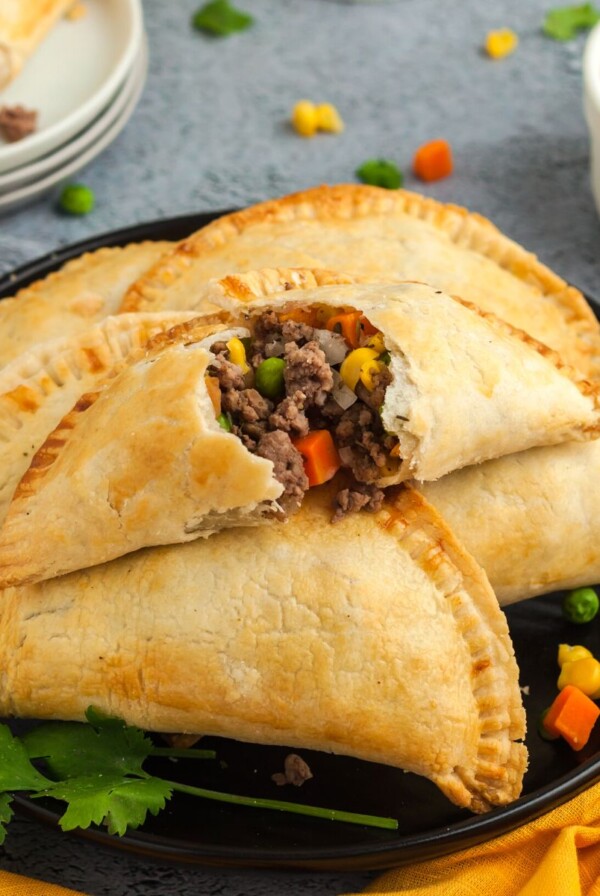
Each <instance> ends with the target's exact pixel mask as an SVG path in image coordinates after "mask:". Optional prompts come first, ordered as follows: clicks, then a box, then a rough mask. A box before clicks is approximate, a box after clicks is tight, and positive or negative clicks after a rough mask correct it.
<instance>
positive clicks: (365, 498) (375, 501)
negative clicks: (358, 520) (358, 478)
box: [332, 483, 385, 523]
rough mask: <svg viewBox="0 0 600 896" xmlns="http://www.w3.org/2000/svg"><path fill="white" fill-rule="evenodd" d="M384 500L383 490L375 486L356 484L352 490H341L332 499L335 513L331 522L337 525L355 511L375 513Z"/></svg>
mask: <svg viewBox="0 0 600 896" xmlns="http://www.w3.org/2000/svg"><path fill="white" fill-rule="evenodd" d="M384 498H385V494H384V492H383V490H382V489H380V488H377V486H375V485H367V484H365V483H357V484H356V485H355V486H354V487H353V488H343V489H342V490H341V491H339V492H338V493H337V495H336V496H335V499H334V503H333V506H334V510H335V513H334V515H333V517H332V522H333V523H337V522H338V521H339V520H341V519H343V518H344V517H345V516H346V515H347V514H348V513H354V512H355V511H357V510H368V511H369V512H370V513H376V512H377V511H378V510H381V506H382V504H383V500H384Z"/></svg>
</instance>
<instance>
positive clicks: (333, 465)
mask: <svg viewBox="0 0 600 896" xmlns="http://www.w3.org/2000/svg"><path fill="white" fill-rule="evenodd" d="M292 441H293V444H294V446H295V447H296V448H297V449H298V451H299V452H300V454H301V455H302V459H303V460H304V471H305V473H306V475H307V477H308V484H309V486H310V487H311V488H312V486H313V485H321V484H322V483H323V482H328V481H329V480H330V479H332V478H333V477H334V476H335V474H336V473H337V471H338V470H339V468H340V467H341V465H342V462H341V460H340V456H339V454H338V452H337V448H336V447H335V444H334V441H333V438H332V437H331V433H330V432H329V430H327V429H313V431H312V432H309V433H308V435H306V436H302V437H301V438H299V439H293V440H292Z"/></svg>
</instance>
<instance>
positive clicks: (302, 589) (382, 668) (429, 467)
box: [0, 186, 600, 811]
mask: <svg viewBox="0 0 600 896" xmlns="http://www.w3.org/2000/svg"><path fill="white" fill-rule="evenodd" d="M119 251H125V250H119ZM129 251H130V252H131V256H130V258H131V263H132V268H128V266H127V264H126V263H124V265H123V267H122V266H121V262H125V256H124V255H121V257H120V259H119V256H118V255H113V256H110V257H109V256H106V260H107V262H109V263H110V262H111V259H112V260H113V261H114V262H115V264H116V270H115V273H114V275H111V274H110V273H108V277H107V278H106V279H105V280H103V282H105V284H106V290H104V289H102V290H100V292H101V293H102V294H103V295H104V294H106V296H107V298H106V300H104V299H103V300H102V302H101V303H100V304H99V305H98V306H97V308H96V309H95V311H94V312H93V314H92V315H91V319H92V318H93V320H94V326H100V328H102V327H105V329H106V327H108V328H109V329H110V328H115V327H116V328H117V330H118V328H119V325H118V321H119V317H117V318H114V319H113V320H112V321H111V323H110V324H106V325H104V324H98V323H97V321H98V320H100V319H102V318H103V317H104V316H105V314H108V313H113V312H114V311H115V309H116V308H118V309H119V311H120V312H121V315H122V320H123V321H125V320H129V319H131V320H134V319H136V318H135V317H131V318H130V317H129V315H130V314H133V315H138V314H143V315H144V317H143V318H139V320H145V319H146V317H147V316H148V314H153V313H156V312H158V313H159V314H160V315H164V317H162V318H160V320H161V321H162V322H159V323H157V324H156V331H157V332H158V334H159V335H158V336H157V337H155V338H154V340H153V341H151V342H150V343H149V345H148V346H147V347H146V348H142V347H141V346H140V344H139V342H135V340H134V342H135V347H134V346H133V344H132V345H130V346H128V347H127V346H125V347H124V348H123V344H122V343H121V342H120V341H119V339H117V342H119V344H120V345H121V346H122V351H121V353H120V358H119V363H118V369H117V370H116V371H115V372H114V375H112V376H108V377H107V375H106V374H107V371H105V370H103V371H102V375H101V376H100V374H98V377H97V379H95V380H94V381H93V384H92V389H93V391H91V392H90V391H89V386H88V385H87V383H88V380H87V379H86V380H85V384H84V383H83V382H82V383H81V389H78V387H77V386H76V385H75V386H72V387H71V385H69V388H70V389H71V391H70V392H66V391H65V392H64V394H65V395H68V396H69V399H71V398H72V399H73V402H72V404H73V406H74V407H73V408H72V409H71V410H70V412H69V413H66V410H68V408H67V409H65V408H63V406H62V405H61V406H60V407H61V413H62V412H63V411H65V413H64V414H63V416H62V420H61V421H60V422H59V421H58V419H56V420H55V419H54V417H53V416H52V413H50V412H48V413H47V409H46V410H45V411H44V413H43V414H42V413H40V412H39V411H37V409H36V414H35V415H33V416H32V418H31V419H34V417H35V419H37V421H39V424H38V425H37V426H36V427H35V431H36V436H35V442H34V443H32V444H35V460H34V463H33V465H32V466H31V467H30V469H29V470H28V471H27V472H25V474H24V476H23V477H22V479H21V481H20V484H18V485H16V483H15V481H14V470H20V469H21V468H22V466H23V463H22V461H21V462H20V466H19V464H18V463H16V464H13V461H12V460H10V458H12V457H13V456H14V457H16V455H17V454H18V453H19V450H20V446H21V443H22V439H21V441H19V439H18V438H15V437H14V436H13V435H12V434H11V433H10V432H9V434H8V436H7V442H6V447H5V456H6V458H7V459H8V460H7V466H9V467H10V465H11V464H13V466H12V467H11V470H12V472H11V473H10V475H12V476H13V479H12V480H11V479H10V477H9V476H7V478H6V483H7V484H5V491H7V492H9V491H10V490H12V488H13V487H15V486H16V492H15V496H14V499H13V501H12V502H11V506H10V508H9V510H8V515H7V520H6V523H5V525H4V527H3V528H2V529H1V530H0V578H1V580H2V582H3V584H4V585H8V584H11V583H14V584H16V587H9V588H7V590H6V591H5V592H4V593H3V595H2V600H0V662H1V663H2V664H3V667H4V669H5V673H4V675H3V676H2V678H0V712H3V713H5V714H14V715H30V716H37V717H42V718H66V719H80V718H82V717H83V714H84V712H85V709H86V708H87V706H88V705H90V704H93V705H95V706H97V707H98V708H100V709H102V710H103V711H105V712H108V713H114V714H116V715H119V716H121V717H123V718H125V719H126V720H127V721H128V722H130V723H133V724H136V725H139V726H141V727H144V728H149V729H154V730H158V731H174V730H179V731H181V732H191V733H199V734H201V733H212V734H218V735H224V736H229V737H234V738H238V739H241V740H255V741H258V742H263V743H280V744H285V745H289V746H293V747H297V748H302V747H306V748H317V749H325V750H331V751H333V752H339V753H343V754H347V755H352V756H357V757H360V758H364V759H368V760H372V761H377V762H383V763H387V764H391V765H397V766H400V767H403V768H406V769H408V770H411V771H414V772H416V773H418V774H422V775H425V776H426V777H428V778H430V779H431V780H432V781H434V782H435V783H436V784H437V785H438V786H439V787H440V788H441V790H442V791H443V792H444V793H445V794H446V795H447V796H448V797H449V798H450V799H451V800H452V801H453V802H455V803H456V804H457V805H459V806H464V807H468V808H470V809H471V810H473V811H485V810H487V809H489V808H491V807H493V806H497V805H504V804H506V803H507V802H510V801H512V800H514V799H516V798H517V797H518V795H519V793H520V790H521V786H522V779H523V773H524V770H525V767H526V761H527V760H526V749H525V747H524V745H523V738H524V734H525V719H524V712H523V708H522V703H521V695H520V690H519V682H518V669H517V667H516V663H515V659H514V654H513V651H512V646H511V643H510V637H509V633H508V629H507V626H506V621H505V618H504V616H503V614H502V612H501V610H500V609H499V606H498V601H497V599H496V597H495V595H494V593H493V592H492V590H491V588H490V585H489V582H488V578H487V576H486V571H487V573H489V575H490V580H491V582H492V585H493V586H495V587H497V589H498V595H499V596H500V598H501V599H502V600H503V601H506V602H509V601H512V600H515V599H519V598H521V597H525V596H529V595H531V594H536V593H540V592H542V591H544V590H548V588H551V587H553V585H554V584H557V583H560V584H563V583H565V582H566V583H574V584H581V583H583V582H584V581H585V580H586V577H587V576H588V575H593V576H595V575H596V574H598V575H600V561H598V555H597V553H596V552H595V550H594V549H593V545H592V541H593V540H594V539H593V537H592V533H593V530H592V529H590V528H588V522H589V520H590V519H591V518H592V516H593V515H594V514H593V510H594V490H593V489H590V488H588V489H587V490H586V488H585V484H586V481H587V475H588V470H589V469H595V466H597V458H598V457H599V456H600V449H599V448H598V444H599V443H598V442H596V441H595V439H596V438H597V436H598V408H597V394H598V393H597V388H598V387H597V385H596V383H595V378H596V377H597V374H598V371H599V370H600V328H599V326H598V322H597V321H596V319H595V317H594V315H593V312H592V311H591V309H590V308H589V306H588V305H587V303H586V301H585V299H584V298H583V296H582V295H581V294H580V293H579V292H578V291H577V290H575V289H573V288H571V287H569V286H568V285H567V284H566V283H564V281H562V280H561V279H560V278H559V277H557V276H556V275H554V274H553V273H552V272H551V271H549V270H548V269H547V268H545V267H544V266H543V265H541V264H540V263H539V262H538V261H537V260H536V259H535V258H534V257H533V256H532V255H530V254H529V253H527V252H525V251H524V250H523V249H521V247H519V246H517V245H516V244H515V243H513V242H511V241H510V240H508V239H507V238H506V237H504V236H503V235H502V234H500V233H499V232H498V231H497V230H496V229H495V228H494V227H493V225H491V224H490V223H489V222H487V221H485V219H483V218H481V217H480V216H478V215H473V214H470V213H468V212H466V211H465V210H463V209H459V208H456V207H453V206H443V205H440V204H439V203H436V202H434V201H433V200H430V199H426V198H424V197H419V196H416V195H414V194H410V193H406V192H404V191H394V192H391V191H385V190H379V189H376V188H370V187H359V186H338V187H331V188H329V187H319V188H316V189H314V190H308V191H305V192H304V193H300V194H295V195H293V196H289V197H283V198H282V199H279V200H274V201H271V202H267V203H262V204H260V205H258V206H255V207H253V208H251V209H247V210H245V211H242V212H239V213H235V214H232V215H227V216H225V217H223V218H220V219H218V220H217V221H215V222H213V223H212V224H210V225H208V227H205V228H203V229H202V230H201V231H199V232H198V233H197V234H194V235H192V236H190V237H189V238H188V239H186V240H184V241H183V242H182V243H181V244H179V245H177V246H159V245H156V246H152V245H149V246H147V247H145V248H140V249H139V250H138V249H131V250H129ZM98 261H102V259H101V258H98ZM88 263H89V262H84V263H83V272H82V273H83V282H85V276H86V275H85V265H86V264H88ZM138 263H139V267H137V269H135V268H136V266H137V265H138ZM72 264H75V271H76V267H77V266H76V263H72ZM109 268H110V264H109V266H108V268H104V273H107V272H108V270H109ZM117 272H119V273H117ZM68 275H69V271H68V270H67V269H65V272H64V273H63V274H62V275H61V274H59V275H57V277H58V279H55V280H54V281H53V282H52V281H49V282H48V283H46V284H44V283H41V284H40V285H39V287H37V289H36V290H34V291H33V293H32V294H31V295H32V296H33V298H29V299H28V301H27V302H23V303H22V304H21V305H20V306H19V302H20V301H21V300H20V299H17V300H15V301H11V302H10V304H8V305H7V309H6V311H5V312H4V314H5V319H6V327H7V328H8V327H10V328H11V333H12V336H11V338H12V339H14V340H16V342H15V344H16V345H18V346H21V350H25V348H28V347H29V345H30V343H29V342H28V341H27V340H28V339H31V336H30V335H29V334H30V332H31V329H32V328H31V327H30V326H29V324H28V321H29V319H30V318H29V316H28V315H29V314H32V315H34V316H35V315H36V314H38V313H40V312H39V311H38V309H42V311H41V313H42V315H43V317H44V326H45V327H46V329H45V330H44V333H45V334H46V335H47V336H50V335H51V334H54V333H55V332H56V331H55V330H54V329H53V328H54V327H55V326H62V325H63V322H64V321H65V320H66V321H67V322H68V326H69V328H70V331H72V332H73V334H74V337H73V338H75V339H76V340H79V342H78V343H77V344H78V345H80V346H81V345H84V344H87V343H86V339H88V338H89V337H88V336H86V330H87V331H89V332H92V331H93V327H92V328H90V327H89V326H88V327H84V326H82V325H80V323H79V321H78V319H77V318H78V313H77V310H76V309H77V307H78V297H79V295H80V293H83V292H84V290H82V289H81V287H80V285H79V282H78V281H77V280H71V281H69V276H68ZM121 275H122V276H121ZM61 276H64V277H66V278H67V279H66V280H65V281H64V284H65V285H64V286H63V285H61V282H60V277H61ZM103 277H104V274H102V275H101V279H102V278H103ZM124 281H127V283H125V282H124ZM406 281H419V282H410V283H407V282H406ZM69 282H70V283H71V284H72V285H71V286H69ZM54 286H56V287H57V288H56V291H55V296H54V295H53V294H52V290H53V288H54ZM48 297H50V303H47V299H48ZM55 299H56V303H57V304H56V307H57V312H56V315H55V314H54V312H53V311H50V310H49V309H50V307H53V306H54V301H55ZM315 305H318V306H319V307H324V308H333V309H336V310H340V311H343V310H348V309H355V310H358V311H360V312H362V313H363V315H364V316H365V317H366V318H368V320H369V322H370V323H371V324H372V325H373V327H374V328H375V329H376V330H377V331H378V332H380V333H381V334H382V336H383V338H384V339H385V347H386V349H387V351H388V352H389V354H390V359H391V364H390V369H391V373H392V381H391V383H390V385H388V387H387V391H386V393H385V402H384V403H383V405H382V409H381V413H382V419H383V424H384V427H385V430H386V432H388V433H389V434H393V436H394V438H396V439H397V442H398V445H399V450H398V457H399V459H398V461H397V463H396V464H395V465H392V469H391V470H390V469H386V471H385V472H386V475H385V477H384V481H382V483H381V484H382V485H383V487H384V488H385V489H386V494H385V499H384V500H383V502H382V505H381V507H380V509H378V510H376V512H373V513H366V512H364V511H363V512H359V513H354V514H350V515H348V516H346V517H345V518H344V519H342V520H341V522H338V523H335V524H334V523H332V522H331V508H330V502H331V496H332V493H333V492H334V491H335V489H336V487H337V486H336V483H335V481H334V482H333V483H331V484H329V485H327V486H321V487H320V488H314V489H311V490H309V491H308V492H307V494H306V496H305V497H304V500H303V502H302V506H301V507H300V509H299V510H298V511H297V513H295V514H294V515H292V516H290V518H289V519H288V520H287V521H286V522H283V521H282V520H281V515H282V514H281V507H280V506H279V505H278V500H279V499H280V496H281V486H280V483H279V482H278V480H277V478H276V477H275V475H274V465H273V464H272V462H271V461H270V460H268V459H265V458H264V457H259V456H257V455H255V454H252V453H251V452H250V451H249V450H247V448H246V447H245V446H244V444H243V443H242V442H241V441H239V439H238V438H237V436H236V435H235V434H233V433H229V432H226V431H224V430H223V429H222V428H221V427H220V426H219V424H218V422H217V421H216V413H215V407H214V402H213V399H212V398H211V395H210V391H209V389H208V386H207V384H206V380H205V375H206V373H207V370H209V366H210V364H212V363H213V360H212V359H213V358H214V355H213V354H211V347H212V344H213V342H214V341H216V342H218V338H219V332H221V333H223V332H225V333H227V332H230V331H232V328H234V329H235V328H238V329H239V328H240V327H242V328H243V327H246V329H247V330H248V328H249V330H248V331H251V329H252V326H253V322H252V321H253V320H254V316H256V315H260V314H262V313H263V312H264V311H265V310H266V309H274V310H275V313H287V312H288V311H289V310H290V309H293V308H298V307H300V308H306V307H311V306H315ZM81 307H82V308H85V307H90V306H89V303H86V301H83V300H82V305H81ZM20 309H22V314H21V310H20ZM29 309H30V310H29ZM65 309H66V310H65ZM73 309H75V313H73ZM2 314H3V308H2V306H1V305H0V328H1V327H2ZM175 314H181V315H182V316H183V317H182V321H181V322H180V323H178V324H177V326H175V327H174V328H172V329H169V327H168V326H167V325H165V321H166V320H167V319H168V316H169V315H175ZM65 315H66V317H65ZM94 315H97V316H96V317H94ZM198 315H209V316H210V317H207V316H204V317H198ZM174 323H177V322H176V321H174ZM144 326H146V324H144ZM115 332H116V331H115ZM236 332H237V331H236ZM77 334H79V335H77ZM1 345H2V340H1V334H0V347H1ZM15 350H17V349H15ZM34 355H35V350H34ZM4 357H5V363H7V362H9V361H10V363H9V365H8V367H7V368H6V370H7V371H11V370H13V369H15V370H16V369H18V368H19V364H21V367H22V366H23V365H22V361H23V358H24V357H27V356H23V357H21V358H18V359H16V360H12V361H11V360H10V358H11V355H10V348H8V347H7V350H6V351H5V352H4ZM1 375H2V374H1V373H0V377H1ZM86 375H87V374H86ZM36 376H38V375H37V374H32V378H33V379H32V381H35V382H37V380H36ZM38 379H39V376H38ZM54 379H56V378H54ZM67 379H68V380H69V384H71V381H72V378H71V379H69V378H68V377H67ZM20 385H23V386H24V388H25V389H26V388H27V387H28V385H31V384H30V383H28V382H27V378H25V381H24V383H23V384H17V386H15V387H14V388H13V390H12V391H13V392H14V391H15V390H16V391H17V394H18V395H20V396H21V397H23V396H25V394H26V392H25V391H20V392H19V391H18V390H19V387H20ZM0 389H2V385H1V380H0ZM9 392H10V390H9V389H6V390H5V393H4V394H3V395H0V412H1V410H2V407H3V406H5V405H6V404H7V402H10V401H11V400H12V399H11V398H10V395H9ZM47 400H48V399H46V398H44V399H43V400H40V402H39V403H40V404H41V405H42V406H44V404H45V402H46V401H47ZM24 413H27V411H26V410H24V408H23V407H21V408H20V410H19V412H18V414H24ZM0 422H1V420H0ZM44 429H46V430H47V431H46V432H44ZM26 432H27V431H26ZM40 436H41V438H40ZM44 439H45V443H44V444H43V445H42V444H41V443H42V441H43V440H44ZM40 445H41V447H39V446H40ZM38 449H39V450H38ZM409 479H412V480H414V483H413V485H409V486H404V487H402V486H400V487H399V486H398V483H400V482H402V481H406V480H409ZM434 480H437V481H434ZM8 483H11V484H10V485H9V484H8ZM419 491H421V492H422V493H423V494H422V495H421V494H419ZM584 492H585V499H584ZM423 495H425V496H426V498H427V500H425V498H424V497H423ZM579 495H580V496H581V500H580V499H579V498H578V497H577V496H579ZM598 503H600V502H598ZM432 505H433V506H432ZM598 509H599V510H600V507H599V508H598ZM440 514H441V515H440ZM572 516H574V517H576V518H577V519H578V524H577V529H576V530H573V528H572V525H571V523H570V520H571V518H572ZM444 517H447V520H446V521H445V520H444ZM595 518H600V514H598V513H596V514H595ZM257 523H261V524H262V525H260V526H254V524H257ZM448 523H449V524H450V525H448ZM557 523H559V525H557ZM251 524H252V525H251ZM219 530H223V531H219ZM211 533H216V534H213V535H212V536H211V537H210V538H199V536H206V535H208V534H211ZM573 536H574V537H575V540H576V544H577V550H569V545H570V544H571V538H572V537H573ZM463 538H464V544H465V546H466V548H467V549H468V551H471V552H472V554H470V553H468V551H467V549H465V546H463V543H462V542H463ZM186 541H189V542H190V543H188V544H185V543H182V542H186ZM160 545H167V546H164V547H160ZM557 546H558V547H560V549H559V550H557V549H556V548H557ZM140 548H145V549H144V550H140ZM121 555H124V556H121ZM119 557H120V559H116V558H119ZM478 561H479V563H481V564H482V566H483V567H484V569H482V568H481V566H480V565H479V563H478ZM484 570H485V571H484ZM66 572H68V573H69V574H68V575H61V574H62V573H66ZM58 575H61V577H60V578H56V576H58ZM27 581H32V582H37V584H22V583H24V582H27ZM50 643H51V644H52V649H51V650H50V648H49V646H48V645H49V644H50Z"/></svg>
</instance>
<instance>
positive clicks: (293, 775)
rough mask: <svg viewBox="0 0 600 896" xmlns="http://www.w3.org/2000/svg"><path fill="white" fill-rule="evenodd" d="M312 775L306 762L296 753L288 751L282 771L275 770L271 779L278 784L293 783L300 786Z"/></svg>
mask: <svg viewBox="0 0 600 896" xmlns="http://www.w3.org/2000/svg"><path fill="white" fill-rule="evenodd" d="M312 777H313V773H312V772H311V770H310V768H309V767H308V765H307V763H306V762H305V761H304V759H303V758H302V757H301V756H298V754H297V753H290V754H289V755H288V756H286V757H285V760H284V763H283V772H275V774H274V775H271V779H272V780H273V781H275V783H276V784H278V785H279V786H282V785H283V784H293V785H294V786H295V787H300V786H301V785H302V784H304V782H305V781H308V780H310V778H312Z"/></svg>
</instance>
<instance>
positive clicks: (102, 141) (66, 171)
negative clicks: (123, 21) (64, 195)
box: [0, 46, 148, 215]
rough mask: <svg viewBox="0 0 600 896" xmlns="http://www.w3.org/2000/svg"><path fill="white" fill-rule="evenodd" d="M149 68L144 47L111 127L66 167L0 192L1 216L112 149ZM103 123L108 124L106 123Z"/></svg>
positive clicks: (70, 159) (48, 189)
mask: <svg viewBox="0 0 600 896" xmlns="http://www.w3.org/2000/svg"><path fill="white" fill-rule="evenodd" d="M147 68H148V54H147V51H146V49H145V46H142V48H141V52H140V66H139V69H138V66H137V63H136V68H135V77H134V79H133V82H132V84H131V85H130V91H129V93H128V95H127V96H126V102H125V105H124V107H123V108H122V109H121V111H120V113H119V114H118V115H117V117H116V118H114V119H112V120H111V119H109V122H108V127H106V128H105V130H103V131H102V132H101V134H100V136H99V137H98V138H97V139H96V140H94V141H93V142H92V143H91V144H90V145H89V146H87V147H86V148H85V149H84V151H83V152H80V153H78V154H77V155H76V156H75V157H74V158H69V159H67V161H66V162H65V163H64V164H63V165H60V166H59V167H58V168H56V169H54V170H51V171H49V172H48V173H47V174H45V175H44V176H43V177H41V178H39V179H37V180H33V181H29V182H28V183H26V184H24V185H23V186H20V187H17V188H16V189H15V190H12V191H8V192H6V193H0V215H5V214H8V213H9V212H10V211H11V210H12V209H13V208H15V207H16V206H19V205H23V204H26V203H28V202H31V201H33V200H34V199H37V198H38V197H40V196H42V195H43V194H44V193H47V192H49V191H50V190H51V189H52V188H53V187H55V186H56V185H57V184H59V183H60V182H61V180H65V179H67V178H69V177H72V176H73V175H75V174H77V173H78V172H79V171H81V169H82V168H84V167H85V166H86V165H89V164H90V162H92V161H93V160H94V159H95V158H97V156H99V155H100V154H101V153H102V152H103V151H104V150H105V149H106V148H107V147H108V146H110V144H111V143H112V142H113V141H114V140H116V138H117V137H118V136H119V134H120V133H121V131H122V130H123V129H124V128H125V126H126V125H127V123H128V122H129V119H130V118H131V116H132V115H133V113H134V111H135V108H136V106H137V104H138V102H139V99H140V97H141V95H142V92H143V90H144V85H145V83H146V74H147ZM104 123H105V124H106V122H104Z"/></svg>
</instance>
